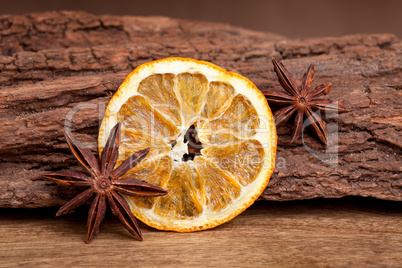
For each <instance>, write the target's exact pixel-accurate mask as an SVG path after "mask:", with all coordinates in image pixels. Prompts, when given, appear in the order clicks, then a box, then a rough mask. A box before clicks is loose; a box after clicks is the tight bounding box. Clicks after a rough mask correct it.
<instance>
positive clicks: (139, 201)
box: [122, 155, 173, 209]
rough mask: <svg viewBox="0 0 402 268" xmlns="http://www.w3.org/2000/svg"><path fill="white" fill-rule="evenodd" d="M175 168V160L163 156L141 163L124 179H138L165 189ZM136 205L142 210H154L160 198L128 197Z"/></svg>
mask: <svg viewBox="0 0 402 268" xmlns="http://www.w3.org/2000/svg"><path fill="white" fill-rule="evenodd" d="M172 167H173V160H172V158H170V156H168V155H162V156H159V157H155V158H151V159H147V160H145V161H141V162H140V163H139V164H138V165H137V166H135V167H134V168H133V169H132V170H130V171H129V172H128V173H127V174H125V175H124V176H123V177H122V178H136V179H139V180H143V181H146V182H148V183H150V184H153V185H156V186H158V187H165V185H166V183H167V180H168V179H169V177H170V173H171V171H172ZM128 198H130V199H131V200H132V201H133V202H134V204H135V205H136V206H138V207H142V208H148V209H150V208H152V206H153V205H154V202H155V201H157V200H158V198H160V197H158V198H145V197H141V198H136V197H132V196H128Z"/></svg>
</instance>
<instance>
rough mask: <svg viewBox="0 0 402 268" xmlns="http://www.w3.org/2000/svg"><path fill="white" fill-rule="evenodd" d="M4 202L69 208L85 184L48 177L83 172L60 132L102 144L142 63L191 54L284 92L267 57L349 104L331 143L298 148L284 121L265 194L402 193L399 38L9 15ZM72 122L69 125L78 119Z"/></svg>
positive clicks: (0, 71) (5, 24) (2, 138)
mask: <svg viewBox="0 0 402 268" xmlns="http://www.w3.org/2000/svg"><path fill="white" fill-rule="evenodd" d="M0 51H1V54H2V55H0V87H1V90H0V114H1V119H0V120H1V127H0V134H1V135H0V158H1V163H0V167H1V170H2V172H1V174H0V207H43V206H55V205H60V204H63V203H65V202H66V201H67V200H68V199H70V198H71V197H72V196H73V195H75V194H76V193H77V189H73V190H72V189H68V188H65V187H59V186H55V185H53V184H50V183H48V182H45V181H43V180H42V179H40V175H41V174H42V173H44V172H45V171H49V170H62V169H66V168H70V167H71V166H73V168H78V167H77V166H76V163H75V161H74V159H73V157H72V155H71V154H70V152H69V151H68V149H67V145H66V143H65V140H64V138H63V135H62V130H63V128H64V126H65V124H66V123H67V124H68V123H69V122H70V123H71V125H72V127H73V130H74V133H75V135H76V136H77V137H78V138H79V139H81V140H84V141H85V142H87V144H88V145H90V146H91V148H92V149H93V150H94V151H96V143H95V142H96V137H97V132H98V127H99V121H100V120H101V119H102V116H103V111H104V110H105V105H106V104H107V102H108V101H109V99H110V96H111V95H112V94H113V93H114V92H115V91H116V89H117V88H118V86H119V84H120V83H121V82H122V81H123V79H124V77H125V76H126V75H127V74H128V73H129V72H130V71H132V69H133V68H135V67H136V66H138V65H140V64H142V63H144V62H147V61H151V60H155V59H160V58H164V57H169V56H180V57H192V58H196V59H201V60H207V61H210V62H213V63H215V64H217V65H219V66H221V67H223V68H225V69H228V70H231V71H235V72H238V73H240V74H242V75H244V76H246V77H248V78H249V79H250V80H251V81H253V82H254V83H255V84H256V85H257V87H258V88H259V89H261V90H264V89H279V90H280V87H279V83H278V82H277V80H276V76H275V74H274V73H273V68H272V64H271V62H270V57H271V56H275V57H277V58H278V59H282V61H283V63H284V64H285V65H286V67H287V68H288V69H289V70H290V71H291V72H292V73H293V74H294V75H295V76H296V78H297V79H301V77H302V75H303V73H304V72H305V70H306V68H307V67H308V65H309V64H310V63H312V62H314V63H315V66H316V79H315V82H314V84H313V86H314V85H318V84H321V83H325V82H332V84H333V89H332V92H331V93H330V95H329V98H331V99H334V100H339V101H341V102H342V103H343V104H344V105H345V106H346V108H348V109H349V110H350V111H349V112H347V113H345V114H340V115H328V117H329V118H328V128H329V133H330V135H329V137H330V144H329V146H328V147H325V146H323V145H322V144H320V143H319V141H318V140H317V139H316V138H315V137H314V136H313V135H311V136H310V133H309V132H308V131H306V132H305V133H304V139H303V142H301V143H299V144H293V145H292V144H289V141H290V134H291V124H289V125H287V126H285V127H282V128H279V129H278V135H279V144H278V154H277V166H276V170H275V172H274V175H273V176H272V178H271V181H270V183H269V186H268V187H267V189H266V190H265V191H264V193H263V194H262V196H261V199H265V200H295V199H309V198H315V197H326V198H334V197H342V196H347V195H358V196H370V197H375V198H380V199H388V200H402V176H401V173H402V172H401V171H402V170H401V163H402V156H401V149H402V139H401V137H402V135H401V134H402V112H401V108H402V107H401V103H402V98H401V89H402V78H401V77H402V42H401V40H399V39H398V38H396V37H395V36H394V35H392V34H376V35H351V36H343V37H332V38H311V39H303V40H300V39H294V40H292V39H288V38H285V37H282V36H279V35H276V34H272V33H262V32H254V31H249V30H245V29H241V28H236V27H232V26H229V25H225V24H216V23H207V22H193V21H187V20H176V19H170V18H165V17H147V18H143V17H115V16H108V15H105V16H94V15H91V14H87V13H82V12H50V13H41V14H31V15H26V16H0ZM70 119H71V120H70Z"/></svg>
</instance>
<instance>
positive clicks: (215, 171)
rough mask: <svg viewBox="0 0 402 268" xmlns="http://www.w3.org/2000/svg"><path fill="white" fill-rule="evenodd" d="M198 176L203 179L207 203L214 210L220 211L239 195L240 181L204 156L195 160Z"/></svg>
mask: <svg viewBox="0 0 402 268" xmlns="http://www.w3.org/2000/svg"><path fill="white" fill-rule="evenodd" d="M194 163H195V167H196V170H197V174H198V177H200V178H202V179H203V187H202V188H203V191H204V198H205V201H204V202H205V205H206V207H207V208H208V209H210V210H212V211H220V210H222V209H224V208H225V207H227V206H228V205H229V204H230V203H232V202H233V201H234V200H235V199H236V198H237V197H238V196H239V195H240V191H241V187H240V185H239V184H238V182H237V181H236V180H235V179H233V178H232V177H230V176H229V175H228V174H226V173H225V172H224V171H222V170H221V169H219V168H217V167H216V166H215V165H214V164H212V162H210V161H208V160H207V159H205V158H204V157H197V158H196V159H195V160H194Z"/></svg>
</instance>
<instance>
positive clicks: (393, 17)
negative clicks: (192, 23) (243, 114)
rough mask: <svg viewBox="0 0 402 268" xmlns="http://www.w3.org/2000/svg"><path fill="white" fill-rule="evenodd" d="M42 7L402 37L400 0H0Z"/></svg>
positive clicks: (13, 10)
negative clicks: (392, 34)
mask: <svg viewBox="0 0 402 268" xmlns="http://www.w3.org/2000/svg"><path fill="white" fill-rule="evenodd" d="M47 10H83V11H87V12H90V13H94V14H113V15H138V16H150V15H161V16H169V17H174V18H185V19H192V20H207V21H213V22H224V23H229V24H231V25H236V26H242V27H245V28H249V29H254V30H259V31H270V32H275V33H278V34H281V35H285V36H288V37H320V36H340V35H345V34H355V33H394V34H396V35H397V36H398V37H399V38H402V16H401V10H402V1H399V0H354V1H351V0H326V1H321V0H304V1H298V0H287V1H264V0H246V1H239V0H197V1H191V0H169V1H166V0H152V1H144V0H142V1H136V0H97V1H94V0H68V1H65V0H61V1H55V0H13V1H7V0H0V14H26V13H31V12H43V11H47Z"/></svg>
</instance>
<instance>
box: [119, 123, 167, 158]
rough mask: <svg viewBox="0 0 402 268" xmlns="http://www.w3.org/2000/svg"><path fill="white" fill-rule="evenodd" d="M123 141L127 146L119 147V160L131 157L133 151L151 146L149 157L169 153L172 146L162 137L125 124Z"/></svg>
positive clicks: (122, 134) (122, 130) (122, 132)
mask: <svg viewBox="0 0 402 268" xmlns="http://www.w3.org/2000/svg"><path fill="white" fill-rule="evenodd" d="M121 143H123V144H124V145H125V146H123V147H119V158H118V161H123V160H125V159H127V158H129V157H130V156H131V155H132V154H133V153H135V152H137V151H139V150H142V149H145V148H148V147H150V148H151V150H150V151H149V153H148V157H151V156H154V155H160V154H167V153H169V151H170V146H168V145H167V144H166V142H165V141H164V140H163V139H162V137H160V136H157V135H153V136H150V135H148V134H147V133H146V132H142V131H136V130H135V129H127V128H126V127H125V126H124V125H123V127H122V129H121Z"/></svg>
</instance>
